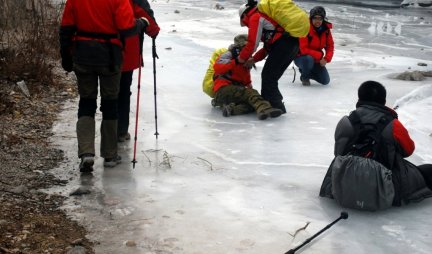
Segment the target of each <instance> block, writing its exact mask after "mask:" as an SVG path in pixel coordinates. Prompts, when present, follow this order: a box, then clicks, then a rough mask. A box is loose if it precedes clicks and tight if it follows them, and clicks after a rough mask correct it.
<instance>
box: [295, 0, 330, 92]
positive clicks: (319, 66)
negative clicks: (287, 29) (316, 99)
mask: <svg viewBox="0 0 432 254" xmlns="http://www.w3.org/2000/svg"><path fill="white" fill-rule="evenodd" d="M309 19H310V23H311V26H310V30H309V34H308V35H307V36H306V37H303V38H300V41H299V42H300V52H299V54H298V56H297V58H295V59H294V63H295V65H297V66H298V67H299V69H300V73H301V76H300V80H301V82H302V84H303V85H304V86H310V84H311V83H310V79H313V80H315V81H316V82H318V83H320V84H323V85H327V84H328V83H330V76H329V73H328V71H327V68H326V65H327V63H330V61H331V60H332V58H333V53H334V42H333V36H332V33H331V29H332V28H333V25H332V24H331V23H330V22H328V21H327V17H326V11H325V9H324V8H323V7H322V6H315V7H314V8H312V9H311V10H310V12H309ZM324 51H325V53H324Z"/></svg>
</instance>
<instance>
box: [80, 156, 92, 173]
mask: <svg viewBox="0 0 432 254" xmlns="http://www.w3.org/2000/svg"><path fill="white" fill-rule="evenodd" d="M93 165H94V155H93V154H83V155H82V156H81V163H80V165H79V169H80V172H82V173H86V172H92V171H93Z"/></svg>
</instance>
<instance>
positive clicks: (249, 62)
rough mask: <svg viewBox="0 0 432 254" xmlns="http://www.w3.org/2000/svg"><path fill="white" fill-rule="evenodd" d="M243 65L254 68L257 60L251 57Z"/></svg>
mask: <svg viewBox="0 0 432 254" xmlns="http://www.w3.org/2000/svg"><path fill="white" fill-rule="evenodd" d="M243 66H244V67H246V68H248V69H252V67H254V66H255V60H254V59H253V58H252V57H251V58H249V59H248V60H247V61H246V62H245V63H244V64H243Z"/></svg>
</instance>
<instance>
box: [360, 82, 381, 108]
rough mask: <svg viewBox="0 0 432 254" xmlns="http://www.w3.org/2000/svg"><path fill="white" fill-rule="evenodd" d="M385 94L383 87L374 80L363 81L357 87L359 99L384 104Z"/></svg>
mask: <svg viewBox="0 0 432 254" xmlns="http://www.w3.org/2000/svg"><path fill="white" fill-rule="evenodd" d="M386 96H387V92H386V89H385V87H384V86H383V85H382V84H381V83H378V82H376V81H371V80H369V81H366V82H363V83H362V84H361V85H360V87H359V89H358V98H359V101H371V102H376V103H379V104H382V105H385V103H386Z"/></svg>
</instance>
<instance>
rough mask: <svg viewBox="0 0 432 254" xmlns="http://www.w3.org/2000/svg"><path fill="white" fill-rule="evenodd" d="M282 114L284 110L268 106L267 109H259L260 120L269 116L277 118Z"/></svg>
mask: <svg viewBox="0 0 432 254" xmlns="http://www.w3.org/2000/svg"><path fill="white" fill-rule="evenodd" d="M280 115H282V110H280V109H277V108H268V109H265V110H261V111H259V112H258V111H257V116H258V119H259V120H265V119H267V118H268V117H271V118H276V117H279V116H280Z"/></svg>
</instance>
